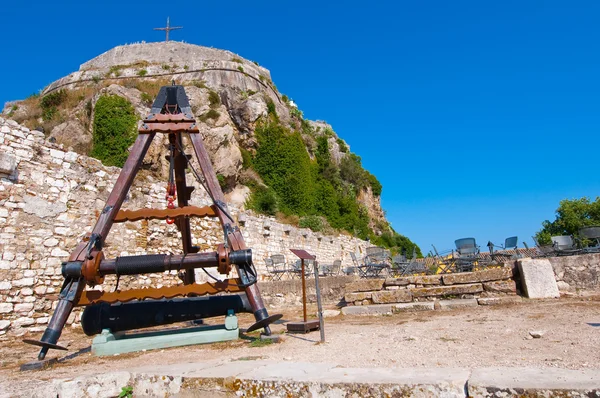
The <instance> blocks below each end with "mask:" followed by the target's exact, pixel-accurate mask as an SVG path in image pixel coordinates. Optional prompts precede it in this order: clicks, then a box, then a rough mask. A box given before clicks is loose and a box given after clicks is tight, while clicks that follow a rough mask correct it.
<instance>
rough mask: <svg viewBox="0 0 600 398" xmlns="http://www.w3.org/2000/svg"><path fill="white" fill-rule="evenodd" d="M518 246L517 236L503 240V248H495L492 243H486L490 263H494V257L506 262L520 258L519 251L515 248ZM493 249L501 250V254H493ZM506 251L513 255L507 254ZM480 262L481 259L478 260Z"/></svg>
mask: <svg viewBox="0 0 600 398" xmlns="http://www.w3.org/2000/svg"><path fill="white" fill-rule="evenodd" d="M518 244H519V238H518V237H517V236H511V237H509V238H506V239H505V240H504V246H496V245H494V244H493V243H492V242H488V244H487V246H488V248H489V249H490V257H491V259H492V261H496V257H500V261H506V260H508V259H518V258H521V257H523V256H521V253H519V249H518V248H517V246H518ZM494 247H499V248H500V249H502V252H498V253H494ZM508 250H513V251H514V254H513V253H508V252H507V251H508ZM480 262H481V259H480Z"/></svg>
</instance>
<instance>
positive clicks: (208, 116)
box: [198, 109, 221, 122]
mask: <svg viewBox="0 0 600 398" xmlns="http://www.w3.org/2000/svg"><path fill="white" fill-rule="evenodd" d="M219 116H221V114H220V113H219V111H215V110H214V109H209V110H208V111H207V112H206V113H205V114H203V115H202V116H200V117H199V118H198V119H200V120H201V121H203V122H206V121H207V120H208V119H212V120H217V119H219Z"/></svg>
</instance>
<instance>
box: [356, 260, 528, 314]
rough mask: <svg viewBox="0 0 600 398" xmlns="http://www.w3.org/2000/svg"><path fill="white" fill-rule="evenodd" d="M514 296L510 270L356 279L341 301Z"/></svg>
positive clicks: (385, 301)
mask: <svg viewBox="0 0 600 398" xmlns="http://www.w3.org/2000/svg"><path fill="white" fill-rule="evenodd" d="M516 294H517V286H516V283H515V281H514V279H513V268H512V267H498V268H488V269H485V270H481V271H475V272H463V273H458V274H437V275H416V276H404V277H399V278H387V279H360V280H356V281H354V282H353V283H351V284H349V285H348V286H346V294H345V295H344V300H345V301H346V303H347V304H348V305H371V304H390V303H409V302H420V301H431V300H438V299H439V298H469V299H473V298H476V299H479V298H490V297H499V296H506V295H516Z"/></svg>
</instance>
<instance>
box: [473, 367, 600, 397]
mask: <svg viewBox="0 0 600 398" xmlns="http://www.w3.org/2000/svg"><path fill="white" fill-rule="evenodd" d="M469 394H470V395H471V396H473V397H481V398H488V397H489V398H491V397H494V398H496V397H548V398H550V397H557V398H558V397H570V398H575V397H582V398H583V397H600V370H599V369H593V370H591V369H590V370H571V369H538V368H485V369H482V368H480V369H474V370H473V372H472V373H471V377H470V378H469Z"/></svg>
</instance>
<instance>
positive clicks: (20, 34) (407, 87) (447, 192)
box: [0, 0, 600, 253]
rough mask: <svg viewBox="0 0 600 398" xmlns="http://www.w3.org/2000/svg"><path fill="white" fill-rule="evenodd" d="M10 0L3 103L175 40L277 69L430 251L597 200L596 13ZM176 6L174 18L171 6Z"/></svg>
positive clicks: (574, 8)
mask: <svg viewBox="0 0 600 398" xmlns="http://www.w3.org/2000/svg"><path fill="white" fill-rule="evenodd" d="M330 3H333V2H323V1H319V2H316V1H303V2H293V3H292V2H271V1H254V2H238V1H231V2H227V3H223V2H185V3H181V2H180V3H173V4H172V5H169V3H168V2H167V3H165V2H158V1H143V2H142V1H138V2H136V1H130V2H116V1H103V2H99V1H88V2H82V1H63V2H60V1H59V2H40V1H29V2H11V3H10V4H8V3H7V4H4V5H3V7H2V10H0V17H2V18H1V19H2V24H0V35H1V37H3V44H2V56H1V57H0V59H1V62H0V76H2V78H1V79H2V89H1V90H0V103H4V102H5V101H8V100H14V99H20V98H24V97H26V96H27V95H29V94H31V93H33V92H36V91H38V90H39V89H41V88H43V87H44V86H45V85H47V84H49V83H50V82H52V81H54V80H56V79H58V78H60V77H62V76H64V75H67V74H69V73H70V72H72V71H74V70H77V69H78V68H79V65H80V64H81V63H83V62H85V61H87V60H89V59H91V58H93V57H94V56H96V55H98V54H100V53H102V52H104V51H106V50H109V49H110V48H112V47H114V46H117V45H120V44H124V43H131V42H136V41H142V40H145V41H160V40H162V39H163V34H164V33H162V32H156V31H153V30H152V28H153V27H159V26H163V25H164V23H165V20H166V17H167V16H170V17H171V22H172V24H173V25H180V26H183V27H184V29H183V30H179V31H174V32H173V33H172V36H171V39H173V40H184V41H186V42H189V43H194V44H199V45H206V46H212V47H216V48H223V49H227V50H230V51H233V52H236V53H238V54H240V55H241V56H243V57H245V58H248V59H251V60H255V61H257V62H259V63H260V64H261V65H263V66H265V67H266V68H268V69H269V70H270V71H271V74H272V77H273V81H274V82H275V84H276V85H277V87H278V88H279V90H280V91H281V92H282V93H284V94H287V95H288V96H289V97H290V98H292V99H293V100H294V101H295V102H296V103H297V104H298V106H299V107H300V109H301V110H302V111H304V114H305V116H306V117H308V118H309V119H313V120H315V119H320V120H326V121H327V122H329V123H330V124H332V126H333V127H334V130H335V131H336V132H337V133H338V134H339V135H340V136H341V137H342V138H344V139H345V140H346V141H347V142H348V143H349V144H350V146H351V149H352V151H353V152H355V153H357V154H358V155H360V156H361V157H362V159H363V164H364V166H365V167H366V168H367V169H368V170H370V171H371V172H372V173H373V174H375V175H376V176H377V177H378V178H379V180H380V181H381V182H382V184H383V187H384V190H383V195H382V203H383V207H384V209H385V210H386V212H387V216H388V219H389V220H390V221H391V222H392V225H393V226H394V228H395V229H396V230H397V231H398V232H400V233H402V234H404V235H406V236H408V237H409V238H411V239H412V240H414V241H415V242H416V243H418V244H419V245H420V246H421V249H422V250H423V252H424V253H427V252H428V251H429V250H430V249H431V244H432V243H433V244H435V245H436V247H437V248H438V249H441V250H442V249H450V248H451V247H452V245H453V241H454V240H455V239H457V238H461V237H467V236H473V237H475V238H476V239H477V241H478V243H479V244H480V245H481V246H482V247H484V246H485V244H486V242H487V241H488V240H492V241H493V242H495V243H497V244H499V243H501V242H503V241H504V238H506V237H508V236H511V235H518V236H519V241H520V242H522V241H524V240H525V241H527V242H531V238H530V237H531V235H533V234H534V233H535V232H536V231H537V230H539V229H540V225H541V222H542V221H543V220H545V219H554V211H555V209H556V208H557V207H558V203H559V201H560V200H561V199H564V198H579V197H582V196H589V197H592V198H595V197H596V196H598V195H600V177H599V176H600V174H599V169H600V167H598V148H599V141H600V139H599V138H598V137H599V134H598V133H599V131H600V113H599V110H600V107H599V105H600V96H599V93H600V77H599V76H600V74H599V71H600V51H599V50H600V48H599V46H600V27H599V25H598V20H600V2H597V1H570V2H566V1H503V2H482V1H460V0H457V1H452V2H448V1H418V2H408V1H393V2H392V1H389V2H383V1H381V2H380V1H374V2H368V3H367V2H353V1H346V2H343V3H341V2H339V3H338V2H335V4H330ZM167 9H168V10H169V11H167Z"/></svg>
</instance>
